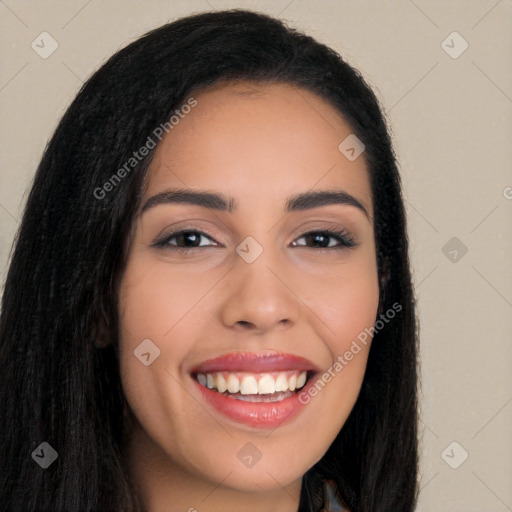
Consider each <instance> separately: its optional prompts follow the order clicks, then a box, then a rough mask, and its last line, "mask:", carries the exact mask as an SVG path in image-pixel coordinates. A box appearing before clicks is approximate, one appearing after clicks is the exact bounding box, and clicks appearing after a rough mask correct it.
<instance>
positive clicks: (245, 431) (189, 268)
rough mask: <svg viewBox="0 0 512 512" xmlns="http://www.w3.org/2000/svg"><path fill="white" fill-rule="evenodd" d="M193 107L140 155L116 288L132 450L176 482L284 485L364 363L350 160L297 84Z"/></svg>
mask: <svg viewBox="0 0 512 512" xmlns="http://www.w3.org/2000/svg"><path fill="white" fill-rule="evenodd" d="M195 100H196V101H197V104H196V105H195V106H194V107H193V108H191V109H186V110H187V111H188V113H187V114H183V113H182V116H180V118H179V122H178V123H176V124H174V126H173V128H172V129H171V130H170V131H169V133H168V134H167V135H166V136H165V137H164V138H163V139H162V141H161V142H160V143H159V145H158V147H157V148H156V150H155V154H154V157H153V160H152V164H151V166H150V169H149V174H148V182H147V188H146V190H145V194H144V198H143V201H142V205H141V208H140V210H139V213H138V216H137V218H136V221H135V225H134V238H133V241H132V243H131V247H130V252H129V258H128V263H127V267H126V270H125V272H124V275H123V278H122V282H121V286H120V293H119V308H120V318H121V320H120V322H121V324H120V332H121V336H120V364H121V376H122V384H123V388H124V391H125V394H126V397H127V401H128V404H129V407H130V411H131V413H132V414H133V417H134V420H135V421H134V427H133V429H134V430H133V434H132V436H133V438H132V440H133V441H132V446H133V450H134V453H137V455H136V457H139V458H140V459H141V460H142V459H144V458H145V454H146V455H147V457H149V455H148V454H151V460H152V462H151V467H153V468H158V469H157V470H158V471H160V473H168V474H174V475H178V474H179V475H180V478H182V479H183V478H190V479H192V480H194V479H195V480H196V481H197V482H203V483H208V484H209V485H217V486H218V485H219V482H221V487H223V488H229V489H231V490H232V491H251V492H254V491H265V490H267V491H268V490H272V489H275V488H277V487H280V488H283V487H284V488H288V487H289V488H292V487H293V486H297V485H300V480H301V478H302V475H303V474H304V473H305V472H306V471H307V470H308V469H309V468H310V467H311V466H312V465H313V464H314V463H316V462H317V461H318V460H319V459H320V458H321V457H322V456H323V455H324V453H325V452H326V450H327V449H328V447H329V445H330V444H331V443H332V441H333V440H334V438H335V437H336V435H337V434H338V432H339V431H340V429H341V428H342V426H343V424H344V422H345V420H346V419H347V417H348V415H349V413H350V411H351V409H352V407H353V405H354V403H355V401H356V398H357V396H358V393H359V391H360V387H361V384H362V380H363V376H364V372H365V368H366V361H367V355H368V350H369V347H370V341H371V340H370V339H368V340H367V343H366V344H362V343H361V342H357V343H356V345H357V346H358V349H356V348H355V345H354V341H355V340H356V341H357V340H358V335H360V333H362V332H364V330H365V328H370V327H372V326H373V325H374V322H375V318H376V315H377V308H378V299H379V286H378V274H377V265H376V254H375V245H374V231H373V208H372V201H371V189H370V182H369V176H368V170H367V166H366V163H365V160H364V153H363V154H362V155H361V156H360V157H358V158H356V159H355V160H354V159H348V158H347V157H345V155H344V154H343V153H342V152H341V151H340V150H339V149H338V146H339V145H340V143H341V142H342V141H343V140H344V139H345V138H346V137H347V136H349V135H350V134H351V133H352V130H351V128H350V126H349V125H348V124H347V123H346V122H345V121H344V120H343V119H342V118H341V117H340V115H339V114H338V112H337V111H336V110H335V109H333V107H331V106H330V105H329V104H327V103H326V102H325V101H324V100H323V99H321V98H319V97H317V96H316V95H314V94H312V93H310V92H307V91H305V90H302V89H297V88H292V87H291V86H289V85H283V84H273V85H255V84H247V83H239V84H230V85H227V86H224V87H221V88H217V89H215V90H211V91H209V92H206V93H203V94H200V95H198V96H197V97H195ZM324 192H325V194H324ZM144 340H145V341H144ZM148 340H149V341H148ZM348 352H350V353H351V354H352V357H350V354H348ZM336 363H337V364H336ZM305 378H306V382H304V379H305ZM147 457H146V458H147Z"/></svg>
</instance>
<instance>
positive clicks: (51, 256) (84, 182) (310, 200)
mask: <svg viewBox="0 0 512 512" xmlns="http://www.w3.org/2000/svg"><path fill="white" fill-rule="evenodd" d="M414 308H415V306H414V296H413V291H412V286H411V277H410V271H409V262H408V244H407V235H406V223H405V215H404V207H403V201H402V198H401V190H400V179H399V174H398V171H397V165H396V162H395V158H394V154H393V151H392V145H391V142H390V138H389V135H388V132H387V129H386V125H385V122H384V119H383V117H382V114H381V111H380V109H379V106H378V102H377V100H376V98H375V96H374V94H373V93H372V91H371V90H370V88H369V87H368V86H367V85H366V84H365V82H364V80H363V79H362V78H361V76H360V75H359V74H358V73H357V72H356V71H355V70H354V69H353V68H352V67H350V66H349V65H348V64H346V63H345V62H344V61H343V60H342V59H341V58H340V57H339V55H337V54H336V53H335V52H334V51H333V50H331V49H329V48H327V47H325V46H324V45H322V44H319V43H318V42H316V41H314V40H313V39H311V38H310V37H307V36H305V35H303V34H300V33H298V32H296V31H294V30H292V29H289V28H287V27H285V26H284V25H283V24H282V23H281V22H279V21H278V20H275V19H272V18H270V17H268V16H265V15H261V14H256V13H253V12H248V11H241V10H235V11H224V12H214V13H205V14H200V15H195V16H190V17H187V18H183V19H180V20H178V21H176V22H174V23H171V24H168V25H165V26H163V27H161V28H159V29H157V30H154V31H152V32H150V33H149V34H147V35H145V36H144V37H142V38H141V39H139V40H138V41H135V42H134V43H132V44H131V45H129V46H128V47H126V48H124V49H123V50H121V51H119V52H118V53H117V54H116V55H114V56H113V57H112V58H110V60H109V61H108V62H107V63H106V64H104V65H103V66H102V67H101V68H100V69H99V70H98V71H97V72H96V73H95V74H94V75H93V76H92V77H91V78H90V79H89V80H88V82H87V83H86V84H85V85H84V87H83V88H82V90H81V91H80V92H79V94H78V95H77V98H76V99H75V101H74V102H73V104H72V105H71V106H70V107H69V109H68V111H67V112H66V114H65V115H64V117H63V119H62V121H61V122H60V124H59V126H58V128H57V130H56V132H55V134H54V136H53V138H52V139H51V141H50V143H49V145H48V147H47V148H46V151H45V154H44V156H43V159H42V161H41V164H40V166H39V168H38V170H37V173H36V176H35V180H34V183H33V186H32V189H31V192H30V196H29V198H28V202H27V205H26V209H25V213H24V216H23V220H22V223H21V227H20V230H19V233H18V236H17V240H16V243H15V248H14V251H13V255H12V261H11V264H10V268H9V272H8V275H7V280H6V285H5V291H4V296H3V303H2V317H1V324H0V341H1V347H2V351H1V363H2V368H3V369H4V376H3V379H2V391H3V393H2V402H1V404H2V405H1V407H2V409H1V414H0V418H1V420H0V421H1V424H2V438H3V442H2V449H1V450H2V453H1V459H2V460H3V461H4V464H3V468H2V480H1V493H0V497H1V500H2V502H3V503H4V504H5V505H4V507H3V508H4V509H6V510H11V511H28V510H48V511H50V510H51V511H92V510H98V511H100V510H101V511H103V510H112V511H114V510H115V511H127V510H130V511H131V510H133V511H139V510H140V511H142V510H147V511H148V512H152V511H156V510H166V511H167V510H168V511H181V510H198V511H199V512H204V511H214V510H223V511H227V510H245V511H262V510H265V511H273V510H275V511H279V512H287V511H300V512H305V511H320V510H325V511H326V510H350V511H352V512H362V511H365V512H370V511H379V512H384V511H395V512H396V511H397V510H400V511H412V510H413V509H414V506H415V502H416V493H417V484H416V476H417V416H416V414H417V411H416V408H417V404H416V400H417V399H416V393H417V391H416V381H417V370H416V339H417V335H416V319H415V309H414Z"/></svg>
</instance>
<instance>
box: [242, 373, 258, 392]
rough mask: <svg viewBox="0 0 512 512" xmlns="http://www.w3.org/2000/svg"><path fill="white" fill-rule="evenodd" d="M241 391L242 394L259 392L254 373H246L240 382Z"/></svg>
mask: <svg viewBox="0 0 512 512" xmlns="http://www.w3.org/2000/svg"><path fill="white" fill-rule="evenodd" d="M240 393H242V395H256V394H257V393H258V383H257V382H256V379H255V378H254V377H253V376H252V375H246V376H245V377H244V378H243V379H242V382H241V383H240Z"/></svg>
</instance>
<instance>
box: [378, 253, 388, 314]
mask: <svg viewBox="0 0 512 512" xmlns="http://www.w3.org/2000/svg"><path fill="white" fill-rule="evenodd" d="M389 277H390V272H389V266H388V263H387V260H385V262H384V264H383V266H382V270H381V272H380V276H379V309H378V315H381V314H382V313H384V302H385V300H386V288H387V286H388V281H389Z"/></svg>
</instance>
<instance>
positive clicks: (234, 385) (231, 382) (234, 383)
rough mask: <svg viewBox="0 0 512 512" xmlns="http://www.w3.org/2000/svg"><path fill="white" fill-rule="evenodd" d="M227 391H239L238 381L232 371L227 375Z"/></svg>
mask: <svg viewBox="0 0 512 512" xmlns="http://www.w3.org/2000/svg"><path fill="white" fill-rule="evenodd" d="M228 391H229V392H230V393H238V392H239V391H240V381H239V380H238V379H237V377H236V375H233V374H232V373H230V374H229V377H228Z"/></svg>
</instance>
